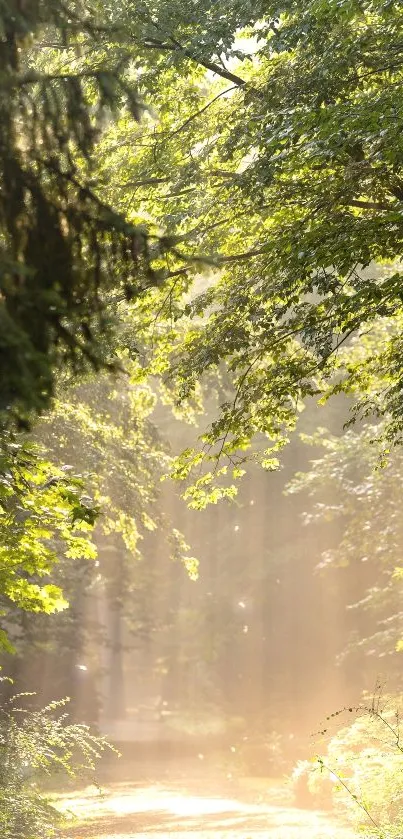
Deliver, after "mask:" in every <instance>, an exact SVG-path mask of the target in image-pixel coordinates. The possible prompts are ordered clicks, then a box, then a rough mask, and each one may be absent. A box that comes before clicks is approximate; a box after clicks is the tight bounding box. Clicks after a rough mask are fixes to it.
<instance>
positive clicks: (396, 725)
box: [309, 699, 403, 837]
mask: <svg viewBox="0 0 403 839" xmlns="http://www.w3.org/2000/svg"><path fill="white" fill-rule="evenodd" d="M346 713H350V714H352V713H354V714H355V717H354V719H353V720H352V721H351V723H350V724H349V725H347V726H345V727H344V728H342V729H340V730H339V731H338V732H337V734H335V735H334V736H333V737H331V739H330V740H329V742H328V746H327V753H326V754H325V755H324V756H323V757H320V758H318V760H317V763H316V766H315V765H313V767H312V771H311V775H310V781H309V783H310V786H311V789H312V790H314V788H315V785H316V787H317V788H320V785H321V783H324V780H325V779H326V778H327V779H329V778H331V777H333V779H334V780H335V781H336V782H335V783H333V784H332V787H333V791H332V798H333V803H334V805H335V806H336V807H337V809H339V810H341V812H343V813H347V814H348V815H349V817H350V818H351V820H352V821H353V823H354V824H355V826H356V827H359V828H361V829H363V830H364V831H365V832H366V833H367V835H368V834H369V833H374V834H376V835H379V836H382V837H395V836H399V837H401V836H402V833H403V740H402V742H401V739H400V709H399V707H398V703H396V702H395V700H394V699H392V700H389V701H386V700H385V701H383V703H382V707H381V706H380V703H379V702H378V701H377V702H373V703H372V704H371V705H369V706H368V707H365V706H362V707H359V708H354V709H346Z"/></svg>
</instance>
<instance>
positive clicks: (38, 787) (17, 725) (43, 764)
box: [0, 694, 111, 839]
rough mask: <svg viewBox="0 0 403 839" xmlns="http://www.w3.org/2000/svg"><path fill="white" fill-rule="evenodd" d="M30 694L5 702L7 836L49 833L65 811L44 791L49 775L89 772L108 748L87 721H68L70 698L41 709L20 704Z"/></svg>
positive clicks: (3, 830)
mask: <svg viewBox="0 0 403 839" xmlns="http://www.w3.org/2000/svg"><path fill="white" fill-rule="evenodd" d="M28 696H29V695H28V694H20V695H19V696H16V697H14V698H13V699H12V700H10V702H8V703H6V704H4V705H3V706H0V835H1V837H2V839H50V837H53V836H55V835H56V834H57V830H58V825H59V824H60V819H61V817H60V814H59V813H58V811H57V810H56V808H55V807H54V806H52V805H51V803H50V802H49V800H48V799H47V797H46V794H45V793H44V789H45V788H46V779H47V778H53V777H54V775H55V774H60V773H61V774H63V775H64V776H68V777H70V778H72V777H77V776H78V775H80V774H82V773H88V771H91V770H93V769H94V768H95V763H96V761H97V760H98V759H99V758H100V757H101V755H102V752H103V751H104V750H105V749H106V748H111V747H110V746H109V744H108V743H107V742H106V741H105V740H104V739H103V738H102V737H97V736H95V735H93V734H91V732H90V730H89V728H88V726H86V725H79V724H73V725H72V724H69V723H68V715H67V714H66V713H65V712H63V708H64V706H65V704H66V701H67V700H65V701H62V702H54V703H51V704H50V705H48V706H47V707H46V708H43V709H42V710H39V711H38V710H29V709H26V708H22V707H20V706H21V704H22V702H25V701H26V700H27V697H28Z"/></svg>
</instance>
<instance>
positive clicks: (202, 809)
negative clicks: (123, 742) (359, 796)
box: [59, 782, 353, 839]
mask: <svg viewBox="0 0 403 839" xmlns="http://www.w3.org/2000/svg"><path fill="white" fill-rule="evenodd" d="M207 787H208V792H207V793H206V792H204V784H203V783H202V782H201V783H200V788H199V790H197V783H196V784H195V782H192V784H190V785H187V784H185V783H184V782H180V783H179V784H175V783H166V784H165V783H161V784H157V783H155V784H152V785H150V786H145V785H143V784H137V783H134V784H133V785H131V784H128V783H125V784H112V785H109V786H108V788H107V789H104V790H103V791H102V792H100V791H98V790H96V789H95V787H91V788H88V789H87V790H84V791H82V792H81V793H76V794H70V795H65V796H62V799H61V801H60V803H59V806H60V807H61V808H62V809H63V811H64V812H65V813H66V814H67V815H68V816H70V818H71V822H70V824H69V827H68V828H67V829H66V831H65V833H64V836H65V837H66V839H67V837H72V838H73V839H87V837H88V839H89V837H91V839H143V838H144V837H146V836H152V837H153V839H162V837H164V838H165V837H167V839H168V837H175V839H188V837H191V836H192V837H194V836H196V837H199V839H213V837H215V839H217V837H218V839H230V837H233V838H234V839H264V837H265V839H324V837H329V839H330V837H332V839H352V837H353V833H352V831H350V830H349V829H348V828H347V827H346V826H345V825H343V824H342V823H340V822H339V821H337V819H336V818H335V817H333V816H332V815H331V814H329V813H323V812H319V811H310V810H299V809H297V808H295V807H292V806H286V805H279V804H272V803H269V802H270V794H269V795H268V796H267V795H262V793H261V792H258V791H255V792H254V793H253V792H251V790H250V789H249V790H247V789H245V788H244V787H243V785H242V784H239V785H237V786H235V787H234V790H233V793H232V794H228V789H224V790H223V794H222V795H220V790H219V789H218V788H217V789H216V790H215V791H214V792H212V791H211V785H210V784H207ZM274 798H275V799H276V796H274Z"/></svg>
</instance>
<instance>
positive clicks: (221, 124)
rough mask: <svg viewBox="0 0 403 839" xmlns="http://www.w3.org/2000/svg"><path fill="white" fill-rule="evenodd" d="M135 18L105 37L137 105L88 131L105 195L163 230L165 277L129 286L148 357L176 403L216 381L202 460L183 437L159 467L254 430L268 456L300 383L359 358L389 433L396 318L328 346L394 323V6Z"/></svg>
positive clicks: (231, 459)
mask: <svg viewBox="0 0 403 839" xmlns="http://www.w3.org/2000/svg"><path fill="white" fill-rule="evenodd" d="M135 8H137V7H136V4H133V6H130V9H133V10H134V9H135ZM144 15H146V13H145V12H144ZM146 18H147V23H143V24H142V27H140V30H141V31H139V29H138V28H137V29H136V31H135V32H134V31H132V30H130V27H129V26H128V27H127V29H125V32H126V41H125V44H126V45H127V46H128V48H129V47H130V48H133V49H139V50H140V53H141V56H142V58H141V60H142V62H143V65H144V72H143V73H142V74H140V76H139V90H140V91H141V93H142V95H144V98H145V99H147V96H149V95H150V86H151V84H152V85H153V91H155V95H154V101H153V105H154V109H155V111H154V118H153V119H147V120H144V121H143V122H142V123H140V124H139V125H131V126H130V127H128V126H127V124H126V123H125V120H124V119H123V120H121V121H120V122H118V123H117V124H116V125H114V126H113V127H112V128H111V131H110V132H109V133H108V132H107V133H106V134H105V136H104V138H103V142H102V146H101V149H100V159H101V166H102V167H103V170H104V171H105V172H108V173H109V174H110V175H111V179H110V184H109V187H108V189H107V190H106V195H110V194H112V192H113V194H114V196H115V198H116V200H117V199H118V198H119V201H120V204H119V206H120V207H122V208H127V207H128V206H130V205H131V204H132V203H133V202H134V201H135V202H136V203H137V207H138V211H139V213H140V212H142V213H143V216H144V218H152V219H153V220H154V221H155V222H156V223H157V224H158V225H159V226H160V227H161V228H162V229H163V230H164V231H165V234H166V236H167V237H168V238H169V241H170V244H171V245H172V250H171V253H170V257H169V259H170V268H171V271H172V272H173V273H174V274H175V275H176V274H177V273H178V276H175V277H174V278H173V279H172V280H171V281H169V280H168V285H167V286H165V287H164V289H163V290H161V291H158V290H157V292H152V293H151V294H150V296H149V307H150V316H149V323H150V327H151V330H149V332H148V342H149V344H150V343H152V344H153V345H154V348H155V351H154V357H153V360H152V363H151V365H150V370H151V371H152V372H159V373H163V374H164V376H166V377H167V378H168V379H169V381H170V382H171V385H172V386H173V387H174V389H175V390H176V398H178V399H179V400H181V399H182V400H183V399H186V398H187V397H191V396H192V395H193V393H194V390H195V387H197V384H198V382H199V381H200V380H201V379H202V378H203V376H204V375H205V373H206V371H208V370H210V369H219V368H220V366H221V365H222V363H223V362H225V364H226V366H227V368H229V371H230V376H231V380H232V391H231V390H228V398H227V399H226V400H225V401H224V402H223V404H222V406H221V411H220V412H219V414H218V416H217V418H216V421H215V422H214V424H213V426H212V427H211V428H210V430H209V431H208V432H207V433H206V435H205V436H204V437H203V440H202V444H203V446H204V454H203V457H202V456H201V454H200V452H199V451H195V450H191V451H188V452H186V453H185V455H184V457H183V458H182V459H181V461H180V463H179V466H178V471H177V476H179V477H183V476H186V474H188V472H189V470H191V469H192V467H198V468H199V466H200V459H201V457H202V459H204V460H207V462H208V459H209V458H210V457H212V459H213V462H214V461H216V460H217V459H218V458H221V462H222V463H224V464H225V462H227V464H229V465H230V466H232V467H234V466H235V469H236V464H237V460H238V459H239V451H241V452H242V450H244V449H245V447H248V446H249V444H250V441H251V439H252V437H253V436H254V435H255V434H256V433H259V432H263V434H265V435H267V437H268V438H269V441H270V445H269V446H268V449H267V452H266V454H265V455H264V457H263V462H264V464H265V465H266V466H267V467H269V468H271V467H273V466H275V465H276V459H275V450H276V449H278V448H279V447H280V446H281V445H283V442H284V440H285V439H286V438H287V435H288V433H289V431H290V429H292V428H293V427H294V425H295V422H296V417H297V416H298V412H299V409H300V408H301V406H302V403H303V400H304V398H306V397H309V396H311V395H317V396H319V397H322V396H324V395H326V394H330V393H331V392H334V391H335V390H336V391H337V390H340V389H344V390H345V391H347V392H351V391H354V392H355V393H357V392H358V391H360V393H361V396H364V394H365V388H366V383H367V378H368V376H369V375H373V373H374V369H375V368H377V369H378V372H379V373H382V372H385V368H387V377H388V384H387V386H386V387H384V388H382V398H378V400H377V405H376V407H377V408H378V409H379V410H380V411H381V412H382V413H386V414H388V415H390V416H391V417H392V418H393V422H392V425H393V431H392V433H391V437H392V439H395V438H396V437H398V436H399V429H400V424H401V419H400V418H401V404H400V397H399V394H400V391H401V364H400V358H401V352H400V328H398V327H397V329H396V331H395V330H393V329H392V332H391V333H390V334H389V333H388V334H386V333H385V334H384V344H383V347H382V351H380V349H379V347H376V346H373V350H372V353H371V354H370V356H367V357H366V358H365V363H364V362H363V359H362V358H361V359H359V361H358V363H357V364H352V363H349V362H348V354H343V353H342V352H341V350H342V348H343V347H345V346H348V345H349V342H350V340H351V337H352V336H357V335H360V334H364V333H366V332H367V331H368V329H371V328H372V325H373V324H374V323H376V322H377V321H378V320H379V318H380V317H381V318H389V319H391V318H392V320H393V322H395V323H396V324H399V323H400V317H401V267H400V262H399V260H400V249H401V212H402V210H401V208H402V203H401V202H402V199H403V187H402V180H401V178H402V172H401V167H402V141H401V137H402V130H401V129H402V112H401V101H400V92H399V91H400V81H401V75H402V62H401V57H400V49H401V32H402V9H401V6H400V4H391V3H388V2H373V0H362V2H356V0H345V1H344V2H341V3H340V2H337V3H335V2H330V0H326V2H323V1H322V0H312V2H308V3H301V2H297V1H296V2H284V3H283V4H280V6H279V5H278V4H269V6H267V5H266V6H265V8H264V9H262V8H261V7H260V6H259V4H258V5H254V6H253V8H252V7H251V6H250V5H249V4H247V3H243V4H238V3H228V4H227V5H226V14H225V16H223V15H222V10H221V7H219V6H218V5H213V6H211V5H210V6H209V10H208V13H207V11H206V9H205V7H204V5H203V3H201V2H200V3H195V4H192V5H191V7H190V6H189V7H187V6H185V7H182V5H181V7H180V8H179V7H178V8H176V6H174V7H172V6H171V5H169V10H168V7H167V6H166V4H165V3H164V2H160V3H156V4H155V7H154V8H153V10H152V12H151V11H149V13H148V14H147V15H146ZM133 19H134V20H136V21H137V18H136V17H135V15H134V16H133ZM136 25H137V24H136ZM121 37H122V38H123V37H124V36H123V35H122V36H121ZM134 44H135V45H136V46H134ZM147 61H148V63H147ZM385 263H386V264H387V270H384V266H385ZM200 264H202V265H203V264H204V266H205V265H206V264H208V265H209V269H210V278H209V279H208V280H207V281H206V282H205V284H204V285H205V288H204V290H203V291H202V293H198V286H197V284H196V286H195V288H194V290H193V291H192V293H191V294H190V295H189V292H188V281H186V275H188V276H190V275H194V273H195V271H197V268H198V266H200ZM181 270H182V273H180V272H181ZM199 270H200V268H199ZM156 310H157V312H158V316H159V318H160V319H161V317H162V316H163V314H164V313H165V315H166V318H167V322H168V327H167V330H165V332H164V330H163V329H161V330H159V331H158V330H156V329H155V311H156ZM144 311H145V305H144V303H142V304H141V306H140V307H139V308H138V315H139V319H140V321H141V319H143V320H142V324H143V330H144ZM389 322H390V321H389ZM167 333H168V337H167ZM150 337H151V338H152V340H151V341H150ZM391 427H392V426H391ZM241 459H242V455H241ZM214 470H215V477H217V471H216V469H215V467H214ZM237 474H238V470H237V469H236V472H235V475H237ZM202 480H203V481H204V482H206V481H207V484H206V483H204V484H202V485H199V488H198V490H197V493H198V494H197V493H196V494H197V497H196V498H194V501H195V503H202V501H203V492H204V489H203V487H204V488H205V487H206V486H207V487H208V482H209V480H210V479H209V478H208V477H207V478H206V476H203V478H202ZM224 480H227V479H226V478H225V479H224ZM199 490H200V492H199Z"/></svg>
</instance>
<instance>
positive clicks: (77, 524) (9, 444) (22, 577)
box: [0, 435, 98, 647]
mask: <svg viewBox="0 0 403 839" xmlns="http://www.w3.org/2000/svg"><path fill="white" fill-rule="evenodd" d="M0 456H1V481H0V592H1V607H2V614H4V609H5V608H7V606H9V605H10V604H13V606H14V607H17V608H18V609H23V610H27V611H31V612H40V611H42V612H47V613H51V612H53V611H55V610H60V609H64V608H65V607H66V606H67V603H66V601H65V600H64V598H63V595H62V592H61V590H60V588H59V587H58V586H57V585H54V584H53V583H52V582H49V583H46V582H44V580H46V578H49V577H50V576H51V573H52V570H53V568H54V566H55V564H56V563H57V561H58V559H59V558H60V556H61V555H62V554H63V553H64V554H65V555H66V556H67V557H71V558H75V557H87V558H94V556H95V546H94V544H93V543H92V541H91V539H90V535H89V534H90V532H91V530H92V528H93V525H94V521H95V518H96V516H97V512H98V511H97V507H96V505H95V503H94V502H93V500H92V499H91V498H90V497H89V496H86V495H85V493H84V489H83V479H82V477H79V476H78V475H77V474H75V473H74V471H73V470H71V469H70V468H69V467H68V466H61V467H58V466H55V465H54V464H53V463H51V462H50V461H49V460H48V459H47V458H46V457H45V455H44V452H43V450H42V449H41V448H40V447H39V446H38V445H34V444H32V443H30V442H27V441H22V440H18V439H17V440H16V439H13V438H11V437H8V438H7V437H5V436H4V435H3V437H2V438H1V453H0ZM0 643H1V646H4V645H5V646H6V647H7V644H8V642H7V636H6V634H5V632H4V631H3V630H2V633H1V636H0Z"/></svg>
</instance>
